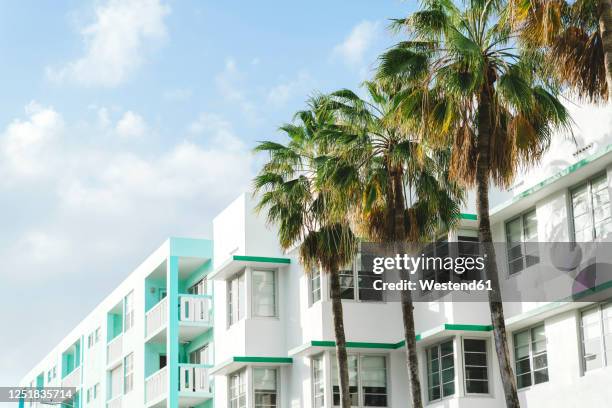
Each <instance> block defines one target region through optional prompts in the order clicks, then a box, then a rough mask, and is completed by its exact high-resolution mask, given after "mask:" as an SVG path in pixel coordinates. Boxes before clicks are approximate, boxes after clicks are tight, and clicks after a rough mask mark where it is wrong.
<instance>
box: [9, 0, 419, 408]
mask: <svg viewBox="0 0 612 408" xmlns="http://www.w3.org/2000/svg"><path fill="white" fill-rule="evenodd" d="M414 6H415V2H414V1H399V0H384V1H383V0H378V1H372V0H370V1H367V0H350V1H349V0H345V1H340V0H336V1H333V2H330V1H321V0H310V1H308V2H299V3H298V2H288V1H276V0H271V1H265V2H251V1H249V2H247V1H241V2H238V1H224V2H220V1H194V0H181V1H178V0H174V1H173V0H98V1H91V0H85V1H82V0H81V1H76V0H74V1H59V0H58V1H53V2H40V1H33V0H32V1H30V0H20V1H12V2H2V4H1V5H0V53H1V55H2V57H3V63H2V64H0V84H1V86H0V89H1V92H0V258H1V259H2V268H0V323H1V324H2V329H0V386H10V385H16V384H17V382H18V381H19V380H20V379H21V377H22V376H23V375H24V374H26V373H27V371H29V369H30V368H31V367H32V366H33V365H34V364H35V363H36V362H37V361H38V360H40V359H41V358H42V357H44V356H45V355H46V353H48V352H49V351H50V350H51V348H52V347H53V346H54V345H55V344H57V343H58V342H59V341H60V340H61V339H62V338H63V337H64V335H66V334H67V333H68V332H69V330H70V329H71V328H72V327H74V326H75V325H76V324H77V323H78V322H79V321H81V319H83V318H84V317H85V316H86V315H87V314H88V313H89V311H91V310H92V309H93V308H94V307H95V306H96V305H97V304H98V303H99V302H100V301H101V300H102V299H103V298H104V297H105V295H106V294H108V293H109V292H110V291H111V290H112V289H113V288H114V287H115V286H117V285H118V284H119V283H120V282H121V281H122V280H123V279H124V278H125V277H126V276H127V275H128V274H129V273H130V272H131V271H132V270H133V269H134V268H135V267H136V266H137V265H138V264H139V263H140V262H141V261H142V260H144V259H145V258H146V256H147V255H148V254H150V253H151V252H152V251H153V250H155V249H156V248H157V247H158V246H159V245H161V244H162V243H163V241H164V240H165V239H166V238H167V237H169V236H190V237H203V238H210V237H211V229H212V227H211V220H212V218H213V217H214V215H215V214H216V213H217V212H219V211H220V210H221V209H223V208H224V207H225V206H226V205H227V204H229V203H230V202H231V201H232V200H233V199H234V198H235V197H237V196H238V195H239V194H240V193H241V192H243V191H247V190H248V189H249V186H250V180H251V179H252V177H253V175H254V173H255V172H256V170H257V167H258V165H260V164H261V160H262V158H260V157H257V156H255V155H253V154H252V149H253V147H254V146H255V143H256V141H258V140H268V139H273V140H274V139H279V138H280V134H279V133H278V132H277V129H278V127H279V126H280V125H281V124H283V123H284V122H287V121H290V120H291V117H292V114H293V113H294V112H295V111H297V110H299V109H301V108H303V107H304V102H305V100H306V99H307V98H308V96H309V95H313V94H315V93H316V92H328V91H332V90H336V89H340V88H345V87H348V88H353V89H357V87H358V86H359V84H360V83H361V82H362V81H363V80H365V79H367V78H368V76H369V75H370V74H371V72H372V70H373V68H374V66H375V64H376V57H377V55H378V54H380V52H381V51H383V50H384V49H385V48H387V47H389V46H390V45H392V44H393V43H394V42H396V41H398V40H399V39H400V38H398V37H395V36H393V35H392V34H390V33H389V32H388V30H387V26H388V23H389V19H390V18H395V17H402V16H405V15H407V14H408V13H409V12H410V11H412V10H413V9H414ZM0 406H1V404H0Z"/></svg>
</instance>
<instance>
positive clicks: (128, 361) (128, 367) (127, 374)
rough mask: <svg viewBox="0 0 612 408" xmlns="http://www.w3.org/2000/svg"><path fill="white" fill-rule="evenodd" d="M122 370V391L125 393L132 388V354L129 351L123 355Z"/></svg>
mask: <svg viewBox="0 0 612 408" xmlns="http://www.w3.org/2000/svg"><path fill="white" fill-rule="evenodd" d="M123 366H124V371H123V376H124V378H123V393H124V394H127V393H128V392H130V391H132V390H133V389H134V354H133V353H130V354H129V355H128V356H126V357H125V360H124V362H123Z"/></svg>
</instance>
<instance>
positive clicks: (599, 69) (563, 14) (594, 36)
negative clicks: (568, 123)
mask: <svg viewBox="0 0 612 408" xmlns="http://www.w3.org/2000/svg"><path fill="white" fill-rule="evenodd" d="M510 6H511V7H509V11H510V13H509V17H510V19H511V20H512V22H513V23H514V24H516V26H517V29H518V30H519V32H520V38H521V40H522V43H523V45H524V46H525V47H526V48H529V49H536V50H543V51H545V55H546V57H547V60H548V62H549V67H550V68H551V71H552V72H553V73H554V74H555V75H556V77H557V79H558V80H559V81H560V82H561V83H564V84H567V85H569V86H570V87H571V88H572V89H573V90H575V91H576V92H577V94H578V96H580V97H583V98H586V99H588V100H590V101H592V102H598V101H606V100H608V101H612V0H576V1H567V0H511V1H510Z"/></svg>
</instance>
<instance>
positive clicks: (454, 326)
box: [444, 324, 493, 332]
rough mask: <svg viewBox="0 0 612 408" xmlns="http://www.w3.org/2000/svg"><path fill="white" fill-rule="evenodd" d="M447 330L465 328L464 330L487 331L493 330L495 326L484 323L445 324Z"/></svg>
mask: <svg viewBox="0 0 612 408" xmlns="http://www.w3.org/2000/svg"><path fill="white" fill-rule="evenodd" d="M444 329H445V330H463V331H473V332H487V331H491V330H493V326H492V325H490V324H488V325H482V324H445V325H444Z"/></svg>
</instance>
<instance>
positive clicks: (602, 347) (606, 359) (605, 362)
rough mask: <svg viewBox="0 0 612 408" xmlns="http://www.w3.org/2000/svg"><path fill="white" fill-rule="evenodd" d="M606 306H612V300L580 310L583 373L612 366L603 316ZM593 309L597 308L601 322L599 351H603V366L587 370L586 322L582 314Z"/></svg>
mask: <svg viewBox="0 0 612 408" xmlns="http://www.w3.org/2000/svg"><path fill="white" fill-rule="evenodd" d="M605 307H612V301H607V302H599V303H597V304H595V305H591V306H588V307H586V308H583V309H581V310H580V315H579V319H580V322H579V329H580V368H581V369H582V373H583V375H584V374H586V373H589V372H593V371H598V370H601V369H604V368H606V367H610V366H612V355H609V354H608V351H609V349H608V348H607V346H606V332H605V323H604V316H603V311H604V308H605ZM592 310H597V323H598V324H599V334H600V336H601V337H600V339H601V341H600V350H599V352H600V353H601V358H602V360H601V367H598V368H592V369H590V370H587V367H586V350H585V345H584V340H585V336H584V324H583V320H582V316H583V314H584V313H586V312H590V311H592Z"/></svg>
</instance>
